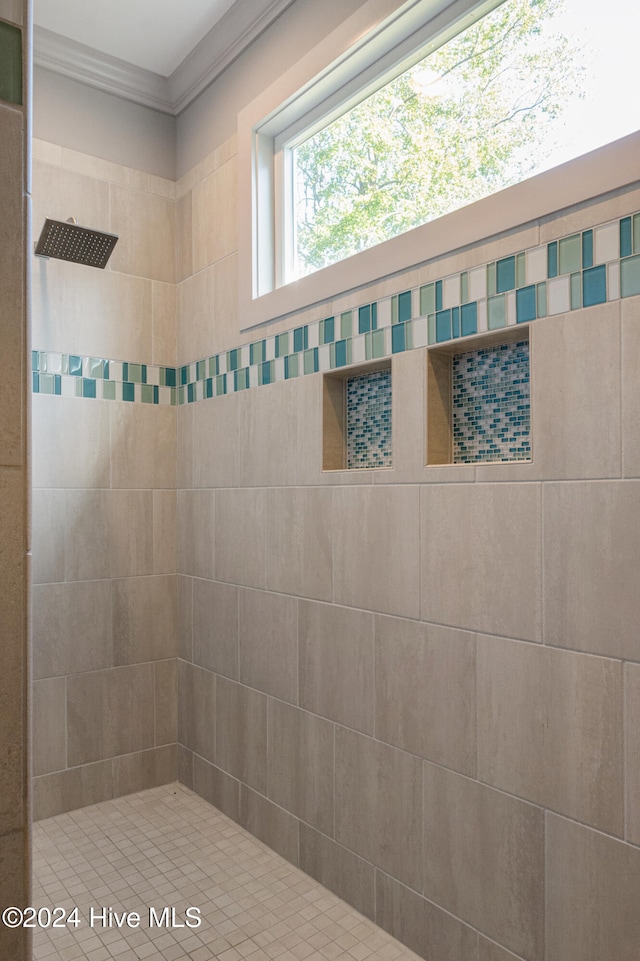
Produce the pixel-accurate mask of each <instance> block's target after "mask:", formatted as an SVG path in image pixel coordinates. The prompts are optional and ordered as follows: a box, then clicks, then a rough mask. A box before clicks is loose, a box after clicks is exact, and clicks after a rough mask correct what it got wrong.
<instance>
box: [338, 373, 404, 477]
mask: <svg viewBox="0 0 640 961" xmlns="http://www.w3.org/2000/svg"><path fill="white" fill-rule="evenodd" d="M322 387H323V410H322V421H323V424H322V441H323V444H322V469H323V470H325V471H335V470H368V469H375V468H390V467H391V466H392V453H393V451H392V422H391V403H392V390H391V364H390V362H389V361H383V362H378V363H374V364H363V365H361V366H358V367H350V368H349V369H348V370H345V371H340V372H332V373H330V374H325V375H324V378H323V385H322Z"/></svg>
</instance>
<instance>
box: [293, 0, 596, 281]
mask: <svg viewBox="0 0 640 961" xmlns="http://www.w3.org/2000/svg"><path fill="white" fill-rule="evenodd" d="M562 2H563V0H507V2H506V3H504V4H503V5H502V6H500V7H498V8H497V9H496V10H494V11H493V12H492V13H490V14H488V15H487V16H485V17H484V18H483V19H481V20H479V21H478V22H477V23H475V24H474V25H473V26H471V27H470V28H468V29H467V30H466V31H464V32H463V33H461V34H459V35H458V36H457V37H454V38H453V39H452V40H449V41H448V42H447V43H445V44H444V45H443V46H442V47H440V48H439V49H438V50H436V51H435V52H434V53H432V54H431V55H430V56H429V57H428V58H426V59H425V60H423V61H421V62H420V63H417V64H416V65H415V66H414V67H412V68H411V69H410V70H408V71H407V72H406V73H403V74H401V75H400V76H399V77H397V78H396V79H395V80H393V81H392V82H391V83H388V84H387V85H386V86H385V87H383V88H382V89H380V90H378V91H377V92H376V93H374V94H373V95H372V96H370V97H368V98H367V99H366V100H364V101H362V102H361V103H360V104H358V105H357V106H355V107H353V108H352V109H351V110H349V111H348V112H347V113H345V114H344V115H343V116H342V117H340V118H339V119H337V120H335V121H334V122H333V123H331V124H330V125H329V126H327V127H325V128H324V129H323V130H320V131H319V132H318V133H316V134H315V135H314V136H313V137H311V138H310V139H309V140H307V141H306V142H305V143H303V144H301V145H300V146H299V147H297V148H296V150H295V163H294V169H295V171H296V174H295V188H294V189H295V206H296V234H297V236H296V247H297V257H298V268H299V272H300V273H301V274H304V273H308V272H310V271H311V270H315V269H317V268H319V267H323V266H326V265H327V264H330V263H335V262H336V261H338V260H342V259H343V258H345V257H348V256H350V255H351V254H354V253H357V252H358V251H360V250H364V249H366V248H368V247H371V246H373V245H374V244H377V243H379V242H380V241H383V240H387V239H389V238H390V237H394V236H396V235H397V234H399V233H402V232H404V231H406V230H409V229H410V228H412V227H416V226H418V225H420V224H423V223H426V222H427V221H428V220H432V219H434V218H435V217H439V216H441V215H442V214H444V213H448V212H450V211H451V210H455V209H456V208H458V207H461V206H463V205H465V204H468V203H471V202H472V201H474V200H478V199H479V198H481V197H484V196H487V195H488V194H490V193H492V192H494V191H495V190H498V189H500V188H502V187H506V186H508V185H509V184H511V183H515V182H517V181H518V180H521V179H523V178H524V177H525V176H526V175H527V174H528V173H530V172H531V171H532V170H533V169H534V167H535V165H536V163H537V162H538V161H539V159H540V148H539V146H538V143H539V140H540V139H541V138H540V128H541V125H543V126H546V125H547V124H548V123H549V122H550V121H551V120H553V119H555V118H556V117H558V116H559V114H560V113H561V110H562V107H563V105H564V103H565V102H566V101H567V99H568V98H569V97H570V96H572V95H575V93H576V89H577V85H578V79H579V76H580V72H581V68H580V67H579V66H578V65H577V63H576V52H577V51H576V50H575V48H574V47H573V46H572V44H571V42H570V41H569V40H568V39H567V38H566V37H564V36H561V35H558V34H552V35H551V41H550V40H549V34H548V33H546V34H545V35H544V37H543V36H542V27H543V25H544V24H546V23H548V22H549V19H550V18H551V17H552V16H553V15H554V13H555V12H556V11H557V9H558V8H559V7H560V6H561V4H562Z"/></svg>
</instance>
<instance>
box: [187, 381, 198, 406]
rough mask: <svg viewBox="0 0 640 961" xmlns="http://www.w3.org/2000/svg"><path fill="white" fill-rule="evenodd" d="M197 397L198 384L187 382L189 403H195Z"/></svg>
mask: <svg viewBox="0 0 640 961" xmlns="http://www.w3.org/2000/svg"><path fill="white" fill-rule="evenodd" d="M195 399H196V385H195V384H187V403H188V404H193V403H195Z"/></svg>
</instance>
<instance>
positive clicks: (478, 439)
mask: <svg viewBox="0 0 640 961" xmlns="http://www.w3.org/2000/svg"><path fill="white" fill-rule="evenodd" d="M452 411H453V461H454V463H456V464H474V463H478V462H493V461H500V462H502V461H521V460H529V458H530V457H531V442H530V433H529V342H528V341H520V342H519V343H517V344H500V345H498V346H496V347H486V348H483V349H482V350H472V351H468V352H466V353H464V354H456V355H455V356H454V357H453V359H452Z"/></svg>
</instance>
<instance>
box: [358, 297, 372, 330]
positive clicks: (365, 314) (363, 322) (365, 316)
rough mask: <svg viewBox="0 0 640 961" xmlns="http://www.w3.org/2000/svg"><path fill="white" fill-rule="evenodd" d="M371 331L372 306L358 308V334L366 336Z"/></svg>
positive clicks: (366, 305)
mask: <svg viewBox="0 0 640 961" xmlns="http://www.w3.org/2000/svg"><path fill="white" fill-rule="evenodd" d="M368 330H371V305H370V304H365V305H364V306H363V307H359V308H358V333H359V334H366V333H367V331H368Z"/></svg>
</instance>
